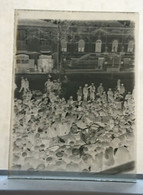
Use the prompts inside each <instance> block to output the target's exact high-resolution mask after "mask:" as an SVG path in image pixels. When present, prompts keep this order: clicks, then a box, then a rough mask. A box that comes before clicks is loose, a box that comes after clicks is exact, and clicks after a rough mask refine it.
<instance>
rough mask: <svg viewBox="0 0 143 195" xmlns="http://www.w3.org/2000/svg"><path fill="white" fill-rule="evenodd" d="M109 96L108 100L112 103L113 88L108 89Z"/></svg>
mask: <svg viewBox="0 0 143 195" xmlns="http://www.w3.org/2000/svg"><path fill="white" fill-rule="evenodd" d="M107 96H108V102H109V103H111V102H112V101H113V91H112V89H111V88H109V89H108V91H107Z"/></svg>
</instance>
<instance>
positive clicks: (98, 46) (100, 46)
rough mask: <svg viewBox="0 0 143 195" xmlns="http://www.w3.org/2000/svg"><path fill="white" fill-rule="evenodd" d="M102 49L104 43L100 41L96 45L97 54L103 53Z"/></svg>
mask: <svg viewBox="0 0 143 195" xmlns="http://www.w3.org/2000/svg"><path fill="white" fill-rule="evenodd" d="M101 48H102V41H101V40H100V39H98V40H97V41H96V43H95V52H101Z"/></svg>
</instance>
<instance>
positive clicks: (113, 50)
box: [112, 40, 118, 52]
mask: <svg viewBox="0 0 143 195" xmlns="http://www.w3.org/2000/svg"><path fill="white" fill-rule="evenodd" d="M117 51H118V41H117V40H114V41H113V43H112V52H117Z"/></svg>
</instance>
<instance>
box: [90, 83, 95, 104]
mask: <svg viewBox="0 0 143 195" xmlns="http://www.w3.org/2000/svg"><path fill="white" fill-rule="evenodd" d="M89 92H90V100H91V101H94V100H95V86H94V83H91V85H90V86H89Z"/></svg>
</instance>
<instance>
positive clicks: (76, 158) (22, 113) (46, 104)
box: [11, 75, 135, 172]
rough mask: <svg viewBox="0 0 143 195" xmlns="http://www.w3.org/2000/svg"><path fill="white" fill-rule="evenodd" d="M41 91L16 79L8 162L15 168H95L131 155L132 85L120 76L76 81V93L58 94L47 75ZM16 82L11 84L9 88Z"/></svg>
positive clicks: (58, 86)
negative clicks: (109, 84)
mask: <svg viewBox="0 0 143 195" xmlns="http://www.w3.org/2000/svg"><path fill="white" fill-rule="evenodd" d="M44 87H45V90H44V92H42V91H40V90H33V91H31V90H30V88H29V81H28V80H27V79H26V78H21V87H20V89H19V93H21V94H22V99H16V98H15V102H14V117H13V133H12V135H13V155H12V161H11V162H12V163H11V167H12V168H13V169H20V170H33V171H34V170H39V171H40V170H50V171H51V170H54V171H56V170H58V171H65V170H66V171H79V172H81V171H86V172H90V171H91V172H100V171H102V170H105V169H108V168H112V167H115V166H117V165H120V164H124V163H126V162H129V161H131V160H133V159H134V130H135V103H134V90H133V91H132V92H127V91H126V89H125V86H124V84H122V83H121V81H120V80H118V81H117V83H115V89H114V90H113V89H111V88H109V89H108V90H107V91H105V90H104V85H103V84H102V83H100V85H99V86H98V87H96V86H95V84H94V83H91V84H85V85H84V86H79V88H78V89H77V98H76V99H74V98H73V97H72V96H70V97H69V99H68V100H65V98H64V97H63V96H62V90H63V89H62V83H61V82H60V80H59V79H57V80H53V79H52V77H51V76H50V75H49V76H48V79H47V81H46V82H45V85H44ZM16 88H17V86H15V89H16Z"/></svg>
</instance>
